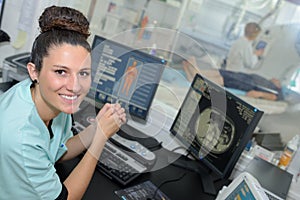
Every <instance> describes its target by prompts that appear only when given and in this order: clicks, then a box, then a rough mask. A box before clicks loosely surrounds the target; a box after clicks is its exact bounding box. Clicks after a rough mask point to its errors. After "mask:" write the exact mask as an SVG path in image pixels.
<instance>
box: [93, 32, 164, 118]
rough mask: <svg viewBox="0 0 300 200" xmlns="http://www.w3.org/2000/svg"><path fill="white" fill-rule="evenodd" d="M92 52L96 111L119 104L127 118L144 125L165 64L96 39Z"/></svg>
mask: <svg viewBox="0 0 300 200" xmlns="http://www.w3.org/2000/svg"><path fill="white" fill-rule="evenodd" d="M92 49H93V50H92V86H91V90H90V92H89V94H88V97H90V98H94V99H95V102H96V106H97V107H101V105H103V103H116V102H118V103H120V104H121V105H122V106H123V107H124V108H125V109H126V111H127V113H128V114H129V115H128V118H130V119H133V120H135V121H139V122H141V123H145V122H146V120H147V116H148V113H149V109H150V106H151V103H152V101H153V98H154V95H155V93H156V90H157V87H158V84H159V81H160V78H161V75H162V72H163V70H164V67H165V64H166V61H165V60H164V59H161V58H158V57H154V56H152V55H150V54H147V53H145V52H142V51H140V50H136V49H133V48H131V47H129V46H126V45H123V44H121V43H118V42H115V41H112V40H108V39H105V38H103V37H101V36H97V35H96V36H95V38H94V41H93V45H92Z"/></svg>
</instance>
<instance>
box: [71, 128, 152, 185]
mask: <svg viewBox="0 0 300 200" xmlns="http://www.w3.org/2000/svg"><path fill="white" fill-rule="evenodd" d="M83 129H84V127H83V126H82V125H81V124H79V123H77V122H75V125H74V126H73V128H72V130H73V132H74V134H77V133H79V132H81V131H82V130H83ZM96 169H97V170H98V171H100V172H101V173H102V174H104V175H105V176H107V177H108V178H110V179H111V180H114V181H116V182H117V183H119V184H121V185H123V186H125V185H127V184H128V183H130V182H131V181H133V180H134V179H136V178H137V177H138V176H140V175H141V174H142V173H143V172H145V171H146V170H147V166H145V165H144V164H142V163H141V162H139V161H138V160H137V159H136V158H134V157H131V156H129V155H128V153H126V152H124V151H123V150H122V149H121V148H120V147H118V146H117V145H115V144H113V143H112V142H110V141H107V142H106V144H105V146H104V148H103V150H102V153H101V156H100V158H99V161H98V163H97V166H96Z"/></svg>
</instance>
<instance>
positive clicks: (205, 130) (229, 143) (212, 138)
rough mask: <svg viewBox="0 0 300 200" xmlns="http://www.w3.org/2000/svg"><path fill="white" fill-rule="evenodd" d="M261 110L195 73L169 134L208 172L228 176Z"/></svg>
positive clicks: (249, 136) (256, 122) (257, 120)
mask: <svg viewBox="0 0 300 200" xmlns="http://www.w3.org/2000/svg"><path fill="white" fill-rule="evenodd" d="M262 115H263V112H262V111H260V110H258V109H257V108H255V107H253V106H251V105H250V104H248V103H246V102H245V101H243V100H242V99H240V98H238V97H237V96H235V95H233V94H232V93H230V92H228V91H226V90H225V89H224V88H223V87H221V86H219V85H217V84H214V83H213V82H211V81H209V80H207V79H205V78H204V77H202V76H201V75H199V74H197V75H196V76H195V78H194V80H193V82H192V84H191V86H190V89H189V91H188V93H187V95H186V97H185V99H184V101H183V103H182V105H181V108H180V109H179V111H178V114H177V116H176V118H175V120H174V122H173V124H172V126H171V129H170V131H171V133H172V134H173V135H175V136H176V138H177V139H178V140H179V141H180V143H182V144H183V146H184V147H186V149H188V151H189V152H190V153H191V154H192V155H193V157H195V158H196V160H198V161H199V162H200V163H202V164H203V165H204V166H205V167H207V168H208V169H209V170H210V172H212V173H214V174H216V175H218V176H219V177H222V178H224V177H228V176H229V175H230V173H231V171H232V169H233V167H234V165H235V164H236V162H237V160H238V158H239V157H240V155H241V153H242V151H243V150H244V148H245V146H246V144H247V142H248V141H249V140H250V138H251V136H252V133H253V131H254V129H255V128H256V126H257V124H258V122H259V120H260V118H261V117H262Z"/></svg>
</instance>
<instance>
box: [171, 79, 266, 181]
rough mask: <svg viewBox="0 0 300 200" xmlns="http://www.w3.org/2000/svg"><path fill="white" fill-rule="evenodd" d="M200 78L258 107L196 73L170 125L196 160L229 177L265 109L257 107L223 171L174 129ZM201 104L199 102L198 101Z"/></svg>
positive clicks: (218, 174)
mask: <svg viewBox="0 0 300 200" xmlns="http://www.w3.org/2000/svg"><path fill="white" fill-rule="evenodd" d="M198 79H202V80H204V81H205V82H206V83H207V84H208V85H211V86H213V87H217V88H220V89H223V90H224V92H225V94H226V96H227V95H230V97H232V98H234V99H236V100H238V101H240V102H243V104H245V105H247V106H249V107H251V108H253V109H257V108H255V107H253V106H252V105H250V104H248V103H247V102H245V101H244V100H242V99H241V98H239V97H237V96H236V95H234V94H233V93H231V92H229V91H228V90H226V89H225V88H224V87H221V86H220V85H217V84H215V83H214V82H212V81H210V80H208V79H206V78H205V77H203V76H201V75H200V74H196V75H195V77H194V79H193V82H192V83H191V85H190V88H189V90H188V92H187V94H186V96H185V99H184V101H183V103H182V104H181V106H180V108H179V110H178V112H177V115H176V117H175V118H174V121H173V123H172V125H171V127H170V133H171V134H172V135H174V136H175V138H176V139H177V140H178V142H179V143H180V144H182V145H183V147H184V148H186V150H187V151H188V152H189V153H190V154H191V156H192V157H194V158H195V160H196V161H199V162H201V163H203V164H204V165H205V167H206V168H208V169H209V170H210V171H211V172H213V173H214V175H217V176H218V177H220V178H228V177H229V176H230V174H231V172H232V170H233V168H234V166H235V164H236V163H237V161H238V159H239V157H240V155H241V154H242V152H243V150H244V148H245V146H246V145H247V143H248V141H249V140H250V139H251V136H252V134H253V131H254V130H255V128H256V126H257V124H258V122H259V120H260V119H261V117H262V115H263V111H260V110H259V109H257V112H256V115H255V116H254V117H253V120H252V121H251V124H250V125H249V126H248V127H247V129H246V131H245V133H244V134H243V135H242V136H241V137H240V138H241V141H242V143H240V145H239V146H238V148H237V149H236V150H235V152H234V154H233V155H232V156H231V158H230V159H229V160H228V162H227V164H226V167H225V168H224V170H223V171H221V170H220V169H219V168H217V167H216V166H215V165H214V163H211V162H209V160H208V159H206V157H204V158H202V159H201V158H199V157H198V156H197V155H196V154H195V152H194V151H193V150H194V148H193V146H192V145H191V144H190V143H188V142H187V141H186V140H185V139H184V138H183V137H182V136H181V135H180V134H178V133H177V132H176V131H175V130H174V126H175V125H176V122H177V120H180V113H181V110H182V107H183V105H184V103H185V102H186V101H187V99H188V95H189V94H190V93H191V92H192V91H194V89H193V85H194V83H195V81H196V80H198ZM198 104H199V102H198Z"/></svg>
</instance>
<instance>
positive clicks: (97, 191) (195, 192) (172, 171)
mask: <svg viewBox="0 0 300 200" xmlns="http://www.w3.org/2000/svg"><path fill="white" fill-rule="evenodd" d="M159 154H160V155H158V156H157V157H158V160H157V162H167V160H168V156H169V155H170V154H172V152H170V151H167V150H164V149H163V150H162V151H160V152H159ZM79 161H80V158H79V157H77V158H75V159H73V160H70V161H67V162H64V163H60V164H58V165H57V172H58V174H59V175H60V177H61V179H62V180H64V179H65V178H66V177H67V175H68V174H69V173H70V172H71V170H72V169H73V168H74V167H75V166H76V164H77V163H78V162H79ZM183 173H186V175H185V176H184V177H183V178H182V179H181V180H179V181H176V182H170V183H166V184H164V185H163V186H162V187H160V190H161V191H162V192H164V193H165V194H166V195H167V196H168V197H169V198H170V199H171V200H182V199H205V200H210V199H215V196H213V195H208V194H204V193H203V192H202V185H201V180H200V177H199V175H198V174H196V173H194V172H191V171H187V170H184V169H181V168H178V167H175V166H173V165H168V166H166V167H165V168H162V169H159V170H156V171H153V172H148V173H145V174H142V175H141V176H140V177H138V178H137V179H136V180H134V181H133V182H132V183H130V184H129V185H127V186H126V187H130V186H133V185H136V184H139V183H142V182H144V181H146V180H151V181H152V182H153V183H154V184H155V185H156V186H159V185H160V184H161V183H162V182H164V181H167V180H172V179H176V178H179V177H181V175H182V174H183ZM228 182H229V181H228V180H222V181H218V182H216V184H215V185H216V189H217V190H219V189H221V188H222V186H223V185H224V184H228ZM78 184H80V183H78ZM126 187H121V186H120V185H118V184H117V183H115V182H113V181H111V180H110V179H108V178H107V177H106V176H105V175H103V174H101V173H100V172H99V171H97V170H96V171H95V173H94V175H93V178H92V180H91V182H90V185H89V187H88V189H87V191H86V193H85V195H84V197H83V199H87V200H93V199H105V200H110V199H114V200H118V199H119V198H118V197H117V196H116V195H115V194H114V191H116V190H119V189H122V188H126Z"/></svg>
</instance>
